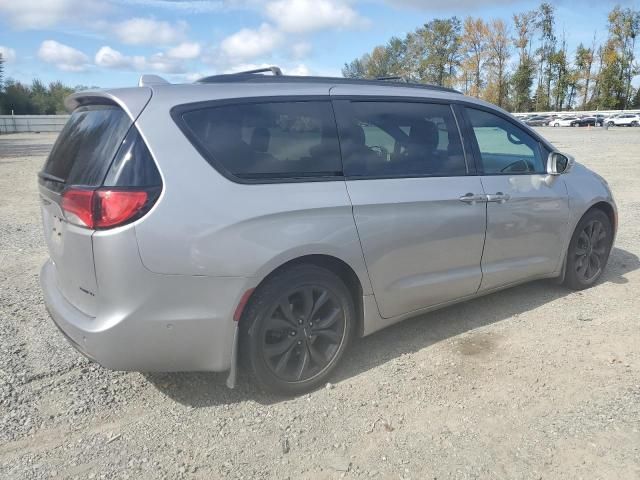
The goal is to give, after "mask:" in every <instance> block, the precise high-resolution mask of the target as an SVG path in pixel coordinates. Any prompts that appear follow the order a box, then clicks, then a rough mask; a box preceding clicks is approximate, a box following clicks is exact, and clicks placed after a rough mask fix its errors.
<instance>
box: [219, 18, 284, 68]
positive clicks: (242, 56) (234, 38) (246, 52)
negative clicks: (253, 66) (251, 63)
mask: <svg viewBox="0 0 640 480" xmlns="http://www.w3.org/2000/svg"><path fill="white" fill-rule="evenodd" d="M283 40H284V36H283V35H282V33H280V32H279V31H277V30H276V29H274V28H273V27H272V26H271V25H269V24H267V23H263V24H262V25H260V27H259V28H258V29H256V30H252V29H250V28H243V29H242V30H239V31H238V32H236V33H234V34H233V35H230V36H229V37H227V38H225V39H224V40H223V41H222V43H221V44H220V48H221V50H222V52H223V53H224V54H225V55H226V56H227V57H228V59H229V60H230V61H231V62H233V63H235V62H237V61H242V60H250V59H252V58H255V57H258V56H260V55H266V54H269V53H271V52H272V51H273V50H274V49H275V48H277V47H278V46H280V44H281V43H282V42H283Z"/></svg>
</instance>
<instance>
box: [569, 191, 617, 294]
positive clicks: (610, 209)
mask: <svg viewBox="0 0 640 480" xmlns="http://www.w3.org/2000/svg"><path fill="white" fill-rule="evenodd" d="M593 210H600V211H601V212H603V213H604V214H605V215H606V216H607V217H608V218H609V221H610V222H611V227H612V228H613V238H614V240H615V236H616V232H617V229H618V214H617V210H616V209H615V207H614V206H613V205H612V204H611V203H610V202H607V201H606V200H600V201H597V202H595V203H593V204H592V205H590V206H589V208H587V209H586V210H585V211H584V212H583V214H582V215H580V217H578V220H577V221H576V223H575V225H573V228H572V230H571V235H570V236H569V240H568V242H567V248H566V249H565V252H564V259H563V261H562V273H561V274H560V276H559V277H558V283H562V282H563V281H564V278H565V275H566V273H567V254H568V251H569V242H570V241H571V238H572V237H573V234H574V233H575V230H576V228H578V224H579V223H580V221H581V220H582V219H583V218H584V216H585V215H587V214H588V213H589V212H592V211H593Z"/></svg>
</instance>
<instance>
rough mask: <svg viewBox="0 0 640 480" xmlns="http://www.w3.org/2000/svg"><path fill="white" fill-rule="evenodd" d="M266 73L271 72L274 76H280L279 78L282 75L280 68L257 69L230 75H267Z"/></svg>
mask: <svg viewBox="0 0 640 480" xmlns="http://www.w3.org/2000/svg"><path fill="white" fill-rule="evenodd" d="M266 72H271V73H273V75H274V76H278V77H279V76H281V75H282V70H280V67H276V66H271V67H264V68H256V69H254V70H245V71H244V72H234V73H231V74H230V75H244V74H247V73H266Z"/></svg>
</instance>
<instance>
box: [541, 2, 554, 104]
mask: <svg viewBox="0 0 640 480" xmlns="http://www.w3.org/2000/svg"><path fill="white" fill-rule="evenodd" d="M536 27H537V28H538V30H539V31H540V42H541V45H540V48H538V50H537V54H538V57H539V61H538V89H537V98H536V110H549V108H550V103H551V82H552V78H551V77H552V70H553V65H552V60H553V56H554V54H555V51H556V36H555V33H554V28H555V15H554V7H553V6H552V5H550V4H548V3H546V2H545V3H541V4H540V7H539V9H538V21H537V23H536Z"/></svg>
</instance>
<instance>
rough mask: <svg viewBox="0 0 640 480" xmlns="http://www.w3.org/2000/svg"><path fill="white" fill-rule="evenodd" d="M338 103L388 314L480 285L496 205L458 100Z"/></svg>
mask: <svg viewBox="0 0 640 480" xmlns="http://www.w3.org/2000/svg"><path fill="white" fill-rule="evenodd" d="M332 93H337V92H332ZM335 106H336V114H337V118H338V125H339V132H340V140H341V147H342V154H343V159H344V171H345V176H346V177H347V189H348V192H349V196H350V198H351V202H352V204H353V214H354V220H355V222H356V227H357V230H358V234H359V236H360V241H361V244H362V250H363V253H364V258H365V262H366V265H367V269H368V272H369V276H370V278H371V283H372V285H373V291H374V294H375V298H376V302H377V304H378V308H379V310H380V314H381V315H382V316H383V317H385V318H390V317H394V316H398V315H401V314H404V313H408V312H411V311H414V310H418V309H421V308H424V307H428V306H432V305H436V304H439V303H442V302H447V301H450V300H453V299H457V298H461V297H464V296H467V295H471V294H474V293H475V292H476V291H477V290H478V287H479V286H480V281H481V278H482V273H481V270H480V259H481V256H482V247H483V243H484V235H485V222H486V205H485V203H483V198H484V197H483V193H484V192H483V191H482V184H481V182H480V178H479V177H477V176H474V175H472V174H471V173H473V172H470V171H469V170H468V169H467V165H466V162H465V155H464V149H463V148H462V142H461V138H460V134H459V132H458V128H457V124H456V119H455V117H454V114H453V111H452V109H451V106H450V105H447V104H436V103H421V102H406V101H402V102H400V101H374V100H367V101H356V100H351V101H349V100H341V101H337V102H335Z"/></svg>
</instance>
